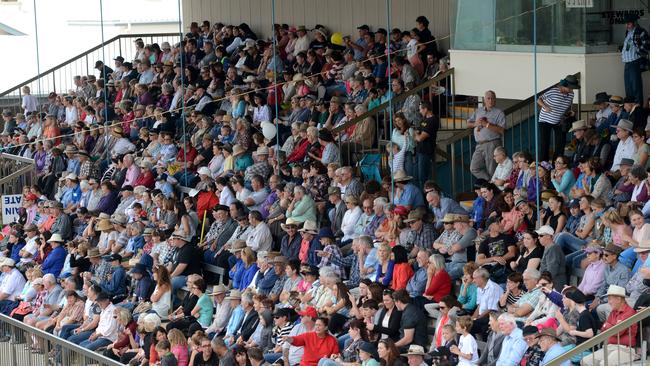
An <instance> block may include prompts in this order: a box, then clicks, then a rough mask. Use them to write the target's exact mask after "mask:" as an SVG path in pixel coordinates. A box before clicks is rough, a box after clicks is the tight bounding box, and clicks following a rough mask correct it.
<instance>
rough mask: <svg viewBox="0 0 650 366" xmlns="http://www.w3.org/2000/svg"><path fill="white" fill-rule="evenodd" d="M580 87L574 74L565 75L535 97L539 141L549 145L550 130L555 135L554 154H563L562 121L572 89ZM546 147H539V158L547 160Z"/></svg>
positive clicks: (568, 106)
mask: <svg viewBox="0 0 650 366" xmlns="http://www.w3.org/2000/svg"><path fill="white" fill-rule="evenodd" d="M574 89H580V82H579V80H578V78H576V77H575V76H574V75H567V76H566V77H565V78H564V79H562V80H560V82H559V83H558V84H557V85H556V86H555V87H554V88H551V89H549V90H548V91H547V92H546V93H544V94H542V96H541V97H539V99H537V105H539V107H540V108H541V110H540V111H539V141H541V142H542V143H544V144H548V145H549V146H550V141H551V140H550V139H551V131H553V134H554V136H555V146H554V148H553V153H554V154H555V155H564V145H565V144H566V133H565V132H564V125H563V124H562V121H563V119H564V115H565V114H566V112H567V111H568V110H569V109H570V108H571V104H573V90H574ZM548 158H549V150H548V148H545V149H541V150H540V155H539V160H540V161H547V160H548Z"/></svg>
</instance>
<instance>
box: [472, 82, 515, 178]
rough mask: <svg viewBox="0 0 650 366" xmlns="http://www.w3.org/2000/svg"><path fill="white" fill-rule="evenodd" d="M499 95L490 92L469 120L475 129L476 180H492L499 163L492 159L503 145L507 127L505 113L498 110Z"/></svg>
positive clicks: (473, 173)
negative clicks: (502, 139)
mask: <svg viewBox="0 0 650 366" xmlns="http://www.w3.org/2000/svg"><path fill="white" fill-rule="evenodd" d="M496 102H497V95H496V93H495V92H494V91H492V90H488V91H486V92H485V96H484V97H483V107H480V108H478V109H476V111H474V114H472V116H471V117H469V118H468V119H467V127H468V128H472V129H474V140H476V149H475V150H474V154H473V155H472V162H471V163H470V167H469V169H470V171H471V172H472V175H474V176H475V177H476V178H482V179H485V180H490V179H491V178H492V174H494V170H495V169H496V166H497V163H496V161H495V160H494V159H493V158H492V157H493V154H494V149H496V148H497V147H498V146H500V145H501V136H503V131H504V129H505V126H506V117H505V115H504V114H503V111H502V110H500V109H499V108H496V107H495V105H496Z"/></svg>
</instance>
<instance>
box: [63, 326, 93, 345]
mask: <svg viewBox="0 0 650 366" xmlns="http://www.w3.org/2000/svg"><path fill="white" fill-rule="evenodd" d="M93 333H94V331H92V330H87V331H85V332H81V333H79V334H73V335H71V336H70V338H68V342H71V343H74V344H78V345H80V344H81V343H83V342H84V341H86V340H88V338H90V335H91V334H93Z"/></svg>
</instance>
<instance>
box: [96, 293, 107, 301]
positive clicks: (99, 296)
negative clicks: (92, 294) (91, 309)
mask: <svg viewBox="0 0 650 366" xmlns="http://www.w3.org/2000/svg"><path fill="white" fill-rule="evenodd" d="M107 300H108V301H110V300H111V297H110V296H109V295H108V293H106V292H104V291H102V292H100V293H98V294H97V298H96V299H95V301H107Z"/></svg>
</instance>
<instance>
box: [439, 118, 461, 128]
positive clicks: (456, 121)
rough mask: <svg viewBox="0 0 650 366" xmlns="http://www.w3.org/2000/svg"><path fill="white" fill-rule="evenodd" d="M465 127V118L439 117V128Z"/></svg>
mask: <svg viewBox="0 0 650 366" xmlns="http://www.w3.org/2000/svg"><path fill="white" fill-rule="evenodd" d="M466 128H467V119H466V118H460V117H456V118H449V117H445V118H441V119H440V129H441V130H464V129H466Z"/></svg>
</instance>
